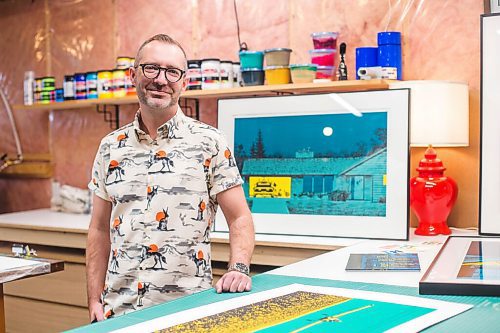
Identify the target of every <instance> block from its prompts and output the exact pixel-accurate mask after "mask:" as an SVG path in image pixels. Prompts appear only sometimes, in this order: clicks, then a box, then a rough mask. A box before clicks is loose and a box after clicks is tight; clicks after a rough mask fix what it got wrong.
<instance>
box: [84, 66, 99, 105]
mask: <svg viewBox="0 0 500 333" xmlns="http://www.w3.org/2000/svg"><path fill="white" fill-rule="evenodd" d="M85 81H86V84H85V86H86V89H87V99H93V98H97V97H98V95H97V72H87V74H86V75H85Z"/></svg>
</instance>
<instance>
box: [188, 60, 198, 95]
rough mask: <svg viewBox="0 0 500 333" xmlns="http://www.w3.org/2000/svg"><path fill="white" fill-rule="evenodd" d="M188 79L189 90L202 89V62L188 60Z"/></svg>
mask: <svg viewBox="0 0 500 333" xmlns="http://www.w3.org/2000/svg"><path fill="white" fill-rule="evenodd" d="M186 77H187V79H188V84H187V90H200V89H201V60H188V69H187V72H186Z"/></svg>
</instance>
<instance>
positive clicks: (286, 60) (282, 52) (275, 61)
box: [264, 47, 292, 66]
mask: <svg viewBox="0 0 500 333" xmlns="http://www.w3.org/2000/svg"><path fill="white" fill-rule="evenodd" d="M290 53H292V50H291V49H287V48H283V47H280V48H274V49H267V50H264V59H265V61H266V66H288V65H289V64H290Z"/></svg>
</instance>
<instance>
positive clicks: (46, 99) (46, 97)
mask: <svg viewBox="0 0 500 333" xmlns="http://www.w3.org/2000/svg"><path fill="white" fill-rule="evenodd" d="M40 103H41V104H49V103H50V91H41V92H40Z"/></svg>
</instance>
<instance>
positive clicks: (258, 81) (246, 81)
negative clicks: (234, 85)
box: [241, 68, 264, 86]
mask: <svg viewBox="0 0 500 333" xmlns="http://www.w3.org/2000/svg"><path fill="white" fill-rule="evenodd" d="M241 78H242V80H243V85H244V86H259V85H263V84H264V71H263V70H262V69H260V68H245V69H242V70H241Z"/></svg>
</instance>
